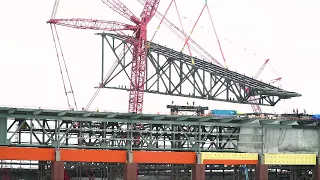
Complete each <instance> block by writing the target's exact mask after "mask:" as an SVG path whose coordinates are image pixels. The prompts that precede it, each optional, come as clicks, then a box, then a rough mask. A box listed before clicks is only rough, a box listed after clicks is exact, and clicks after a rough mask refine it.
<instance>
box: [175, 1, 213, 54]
mask: <svg viewBox="0 0 320 180" xmlns="http://www.w3.org/2000/svg"><path fill="white" fill-rule="evenodd" d="M206 6H207V4H205V5H204V6H203V8H202V10H201V12H200V15H199V17H198V19H197V21H196V22H195V23H194V25H193V28H192V30H191V32H190V34H189V36H188V37H187V39H186V41H185V43H184V45H183V47H182V49H181V51H180V52H182V51H183V50H184V47H185V46H186V44H187V43H188V41H189V39H190V37H191V34H192V33H193V31H194V28H195V27H196V25H197V24H198V21H199V19H200V17H201V15H202V13H203V11H204V9H205V8H206Z"/></svg>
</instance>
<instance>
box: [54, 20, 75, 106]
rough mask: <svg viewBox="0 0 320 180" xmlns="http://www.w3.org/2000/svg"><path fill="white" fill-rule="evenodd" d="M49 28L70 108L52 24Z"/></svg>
mask: <svg viewBox="0 0 320 180" xmlns="http://www.w3.org/2000/svg"><path fill="white" fill-rule="evenodd" d="M50 28H51V32H52V37H53V42H54V47H55V49H56V54H57V59H58V63H59V69H60V74H61V78H62V82H63V87H64V92H65V94H66V97H67V101H68V105H69V108H71V105H70V101H69V97H68V92H67V88H66V83H65V80H64V76H63V73H62V67H61V62H60V58H59V51H58V48H57V43H56V39H55V37H54V31H53V28H52V25H50Z"/></svg>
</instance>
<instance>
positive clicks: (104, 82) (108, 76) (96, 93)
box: [85, 32, 131, 110]
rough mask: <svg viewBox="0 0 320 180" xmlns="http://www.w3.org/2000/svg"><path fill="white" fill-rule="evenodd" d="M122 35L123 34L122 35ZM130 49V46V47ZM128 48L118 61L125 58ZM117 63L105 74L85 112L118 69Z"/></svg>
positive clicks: (127, 47)
mask: <svg viewBox="0 0 320 180" xmlns="http://www.w3.org/2000/svg"><path fill="white" fill-rule="evenodd" d="M116 33H117V34H120V33H118V32H116ZM122 34H123V33H122ZM123 35H124V34H123ZM130 47H131V45H130ZM130 47H129V46H128V44H127V43H126V46H125V48H126V49H125V50H123V51H122V52H121V54H120V56H119V59H123V57H124V56H125V54H126V52H127V51H128V49H130ZM118 65H119V62H118V60H116V61H115V62H114V63H113V65H112V67H111V69H110V70H109V72H108V73H107V74H106V76H105V77H104V80H103V83H101V84H100V85H99V87H98V89H97V90H96V92H95V93H94V94H93V96H92V97H91V99H90V101H89V102H88V104H87V106H86V108H85V110H88V109H89V108H90V106H91V105H92V103H93V101H94V100H95V99H96V97H97V96H98V94H99V92H100V90H101V89H102V88H103V87H104V86H105V85H106V84H107V83H108V80H109V78H110V77H111V75H112V73H113V72H114V71H115V70H116V68H117V67H118Z"/></svg>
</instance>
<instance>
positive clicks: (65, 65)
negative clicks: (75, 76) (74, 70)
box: [54, 26, 78, 110]
mask: <svg viewBox="0 0 320 180" xmlns="http://www.w3.org/2000/svg"><path fill="white" fill-rule="evenodd" d="M54 29H55V32H56V35H57V40H58V44H59V47H60V52H61V56H62V60H63V64H64V67H65V70H66V74H67V78H68V81H69V86H70V90H71V91H70V93H71V94H72V97H73V101H74V106H75V108H76V110H78V107H77V102H76V98H75V95H74V91H73V88H72V84H71V80H70V76H69V72H68V68H67V64H66V61H65V58H64V54H63V51H62V46H61V43H60V39H59V35H58V31H57V28H56V26H54Z"/></svg>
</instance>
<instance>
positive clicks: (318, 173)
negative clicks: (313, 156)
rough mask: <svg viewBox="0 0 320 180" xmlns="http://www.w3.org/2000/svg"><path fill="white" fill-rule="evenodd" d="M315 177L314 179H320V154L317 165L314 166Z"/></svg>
mask: <svg viewBox="0 0 320 180" xmlns="http://www.w3.org/2000/svg"><path fill="white" fill-rule="evenodd" d="M313 179H314V180H320V160H319V155H318V156H317V165H315V166H314V171H313Z"/></svg>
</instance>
